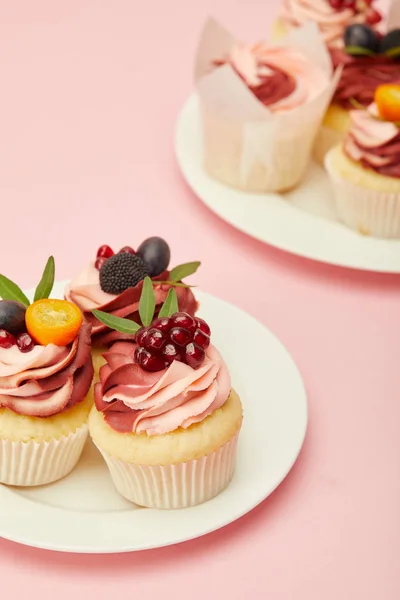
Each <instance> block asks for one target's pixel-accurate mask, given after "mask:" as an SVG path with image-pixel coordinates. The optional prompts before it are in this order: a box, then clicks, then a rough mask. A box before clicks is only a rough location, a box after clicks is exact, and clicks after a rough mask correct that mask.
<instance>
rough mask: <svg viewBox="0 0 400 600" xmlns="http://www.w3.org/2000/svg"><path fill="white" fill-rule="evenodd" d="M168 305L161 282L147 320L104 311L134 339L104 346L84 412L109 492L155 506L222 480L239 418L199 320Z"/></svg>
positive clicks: (175, 502)
mask: <svg viewBox="0 0 400 600" xmlns="http://www.w3.org/2000/svg"><path fill="white" fill-rule="evenodd" d="M151 294H152V288H151V285H147V284H145V286H144V291H143V294H142V299H143V303H144V304H146V305H148V304H150V306H151V305H152V304H153V300H151ZM149 298H150V299H149ZM176 307H177V303H176V294H175V291H174V290H171V292H170V294H169V298H168V300H167V301H166V302H165V304H164V305H163V307H162V309H161V314H162V316H161V317H158V318H157V319H156V320H153V316H152V315H150V317H149V320H148V321H146V322H147V323H148V325H146V326H142V327H140V325H139V324H132V323H133V322H132V321H129V322H128V323H124V320H123V319H120V320H115V319H114V326H115V327H116V328H124V326H126V325H127V324H128V326H130V327H131V328H133V329H135V331H136V333H135V341H119V342H117V343H115V344H114V345H113V346H112V347H111V348H110V350H109V351H108V352H107V353H106V354H105V360H106V364H105V365H104V366H102V367H101V369H100V382H99V383H97V384H96V385H95V407H94V408H93V409H92V412H91V414H90V417H89V430H90V435H91V437H92V439H93V441H94V443H95V444H96V446H97V447H98V449H99V450H100V452H101V454H102V455H103V457H104V459H105V461H106V463H107V465H108V468H109V471H110V474H111V477H112V479H113V481H114V484H115V486H116V489H117V490H118V492H119V493H120V494H121V495H122V496H124V497H125V498H127V499H128V500H130V501H131V502H134V503H135V504H138V505H140V506H146V507H151V508H161V509H169V508H185V507H188V506H193V505H195V504H199V503H202V502H205V501H207V500H210V499H211V498H213V497H214V496H216V495H217V494H219V493H220V492H221V491H222V490H223V489H225V488H226V487H227V485H228V484H229V482H230V481H231V479H232V477H233V474H234V468H235V458H236V447H237V440H238V436H239V431H240V428H241V424H242V405H241V402H240V399H239V397H238V395H237V394H236V393H235V392H234V390H233V389H232V387H231V379H230V375H229V371H228V368H227V366H226V364H225V362H224V360H223V358H222V356H221V354H220V353H219V352H218V350H217V349H216V348H215V347H214V346H213V345H212V344H211V331H210V328H209V326H208V324H207V323H206V322H205V321H204V320H202V319H200V318H198V317H195V318H193V317H192V316H191V315H189V314H187V313H182V312H175V310H176ZM96 315H97V317H98V318H100V319H102V318H107V317H105V315H104V313H97V312H96ZM129 324H130V325H129Z"/></svg>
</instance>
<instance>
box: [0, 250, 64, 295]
mask: <svg viewBox="0 0 400 600" xmlns="http://www.w3.org/2000/svg"><path fill="white" fill-rule="evenodd" d="M54 279H55V262H54V257H53V256H50V257H49V259H48V260H47V263H46V266H45V268H44V271H43V274H42V278H41V280H40V282H39V283H38V285H37V287H36V290H35V294H34V302H36V301H37V300H43V299H44V298H49V297H50V294H51V292H52V291H53V287H54ZM0 297H1V298H2V299H3V300H14V301H16V302H21V303H22V304H24V305H25V306H30V304H31V302H30V300H29V299H28V298H27V296H26V295H25V294H24V292H23V291H22V290H21V288H20V287H19V286H18V285H17V284H16V283H14V282H13V281H11V279H8V277H6V276H5V275H0Z"/></svg>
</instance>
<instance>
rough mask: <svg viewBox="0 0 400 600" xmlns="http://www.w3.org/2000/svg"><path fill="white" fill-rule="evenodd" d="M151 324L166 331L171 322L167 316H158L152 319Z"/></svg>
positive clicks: (169, 327)
mask: <svg viewBox="0 0 400 600" xmlns="http://www.w3.org/2000/svg"><path fill="white" fill-rule="evenodd" d="M151 326H152V327H155V328H156V329H158V330H159V331H162V332H163V333H167V332H168V331H169V330H170V329H171V327H172V322H171V319H170V318H169V317H159V318H158V319H156V320H155V321H153V323H152V324H151Z"/></svg>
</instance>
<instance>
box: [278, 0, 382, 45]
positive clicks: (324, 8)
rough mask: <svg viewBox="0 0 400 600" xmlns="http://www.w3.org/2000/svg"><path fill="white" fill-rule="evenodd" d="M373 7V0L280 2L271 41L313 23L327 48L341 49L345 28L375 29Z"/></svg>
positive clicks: (377, 18)
mask: <svg viewBox="0 0 400 600" xmlns="http://www.w3.org/2000/svg"><path fill="white" fill-rule="evenodd" d="M376 4H377V3H376V0H282V1H281V6H280V13H279V18H278V20H277V21H276V22H275V24H274V27H273V31H272V35H273V38H274V39H280V38H281V37H282V36H284V35H286V34H287V33H288V32H289V31H291V30H293V29H297V28H298V27H302V26H303V25H304V24H305V23H308V22H310V21H313V22H314V23H316V24H317V26H318V28H319V30H320V32H321V35H322V36H323V39H324V41H325V43H326V45H327V46H328V47H330V48H341V47H342V44H343V34H344V30H345V29H346V27H347V26H348V25H353V24H355V23H361V24H366V25H373V26H376V25H377V24H378V23H380V22H381V20H382V16H381V14H380V13H379V12H378V11H377V10H376Z"/></svg>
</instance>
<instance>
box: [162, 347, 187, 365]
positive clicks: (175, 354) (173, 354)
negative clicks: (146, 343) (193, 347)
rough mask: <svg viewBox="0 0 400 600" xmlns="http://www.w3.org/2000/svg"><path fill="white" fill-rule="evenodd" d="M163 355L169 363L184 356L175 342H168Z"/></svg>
mask: <svg viewBox="0 0 400 600" xmlns="http://www.w3.org/2000/svg"><path fill="white" fill-rule="evenodd" d="M161 354H162V356H163V358H165V360H166V361H167V362H169V363H172V362H173V361H174V360H179V361H180V360H182V357H181V355H180V353H179V351H178V349H177V348H176V346H174V345H173V344H167V345H166V346H165V347H164V348H163V351H162V353H161Z"/></svg>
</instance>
